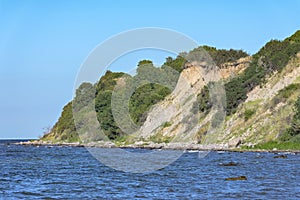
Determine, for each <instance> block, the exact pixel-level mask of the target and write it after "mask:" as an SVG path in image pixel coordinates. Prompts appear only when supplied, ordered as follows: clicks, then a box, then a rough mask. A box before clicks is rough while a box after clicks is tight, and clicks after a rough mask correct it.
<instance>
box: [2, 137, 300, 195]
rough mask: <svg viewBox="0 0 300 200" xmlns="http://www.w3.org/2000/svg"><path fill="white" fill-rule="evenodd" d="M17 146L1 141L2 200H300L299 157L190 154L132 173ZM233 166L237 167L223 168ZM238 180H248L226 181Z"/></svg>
mask: <svg viewBox="0 0 300 200" xmlns="http://www.w3.org/2000/svg"><path fill="white" fill-rule="evenodd" d="M14 142H17V141H16V140H1V141H0V199H128V200H129V199H300V154H295V153H284V154H285V155H286V158H274V156H278V154H275V153H268V152H260V153H257V152H244V153H240V152H226V151H219V152H218V151H211V152H208V153H207V155H206V156H204V157H201V156H199V152H197V151H185V152H184V153H183V154H182V156H181V157H180V158H179V159H177V160H176V161H174V162H173V163H171V164H169V165H167V166H166V167H164V168H162V169H159V170H155V171H152V172H147V173H130V172H123V171H118V170H116V169H113V168H110V167H108V166H106V165H105V164H103V163H101V162H100V161H98V160H97V159H96V158H94V157H93V155H91V154H90V152H89V151H88V150H87V149H86V148H85V147H67V146H64V147H63V146H23V145H15V144H13V143H14ZM107 151H108V152H109V151H110V149H107ZM131 151H135V152H139V151H143V152H145V151H151V150H139V149H131ZM162 151H164V150H162ZM283 157H285V156H283ZM229 162H233V163H235V164H236V166H224V165H223V164H224V163H229ZM239 176H245V177H246V179H247V180H236V181H228V180H226V178H229V177H239Z"/></svg>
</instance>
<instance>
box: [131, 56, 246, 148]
mask: <svg viewBox="0 0 300 200" xmlns="http://www.w3.org/2000/svg"><path fill="white" fill-rule="evenodd" d="M250 62H251V57H246V58H241V59H239V60H237V61H236V62H233V63H225V64H223V65H222V66H221V67H220V68H219V67H217V66H207V65H206V63H190V64H186V67H185V69H184V70H183V71H182V73H181V74H180V78H179V80H178V83H177V85H176V88H175V89H174V91H173V92H172V93H171V94H170V95H169V96H167V97H166V98H165V99H164V100H163V101H161V102H160V103H158V104H156V105H155V106H153V107H152V109H151V110H150V112H149V113H148V116H147V119H146V121H145V123H144V124H143V126H142V127H141V128H140V130H139V132H138V134H137V135H138V137H137V138H138V139H137V140H153V139H157V140H159V141H161V142H164V141H165V142H175V143H177V142H187V143H199V142H200V143H209V144H212V143H216V142H217V141H216V140H215V139H216V138H212V137H208V134H207V133H212V132H214V131H215V129H216V127H211V121H212V120H213V118H215V115H216V114H217V113H218V112H219V113H222V114H223V118H225V113H224V107H225V106H226V105H225V101H221V99H222V97H223V96H224V95H225V91H224V87H223V82H224V81H226V80H227V79H229V78H231V77H234V76H236V75H238V74H239V73H241V72H242V71H243V70H244V69H245V68H247V67H248V65H249V63H250ZM209 82H217V83H218V86H216V87H212V88H210V92H211V98H214V97H215V99H217V100H215V102H214V103H215V104H216V105H214V106H213V109H212V110H211V111H210V112H209V113H208V114H207V113H206V114H204V113H201V112H199V110H197V108H198V106H197V103H198V102H197V95H198V94H199V93H200V92H201V89H202V88H203V87H204V86H205V85H207V84H208V83H209ZM213 96H214V97H213ZM195 109H196V110H195Z"/></svg>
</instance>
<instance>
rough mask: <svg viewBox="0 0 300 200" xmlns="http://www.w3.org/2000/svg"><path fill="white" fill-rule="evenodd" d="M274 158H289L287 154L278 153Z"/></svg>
mask: <svg viewBox="0 0 300 200" xmlns="http://www.w3.org/2000/svg"><path fill="white" fill-rule="evenodd" d="M274 158H287V155H278V156H274Z"/></svg>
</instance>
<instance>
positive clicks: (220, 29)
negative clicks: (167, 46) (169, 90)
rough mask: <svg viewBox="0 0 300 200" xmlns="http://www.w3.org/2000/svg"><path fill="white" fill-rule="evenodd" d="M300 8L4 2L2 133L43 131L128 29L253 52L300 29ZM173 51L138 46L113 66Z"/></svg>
mask: <svg viewBox="0 0 300 200" xmlns="http://www.w3.org/2000/svg"><path fill="white" fill-rule="evenodd" d="M299 13H300V1H296V0H289V1H286V0H264V1H261V0H251V1H240V0H237V1H217V0H209V1H199V0H189V1H171V0H170V1H167V0H151V1H140V0H127V1H121V0H111V1H92V0H87V1H83V0H82V1H79V0H77V1H76V0H75V1H70V0H69V1H68V0H66V1H60V0H45V1H38V0H36V1H32V0H26V1H22V0H18V1H17V0H0V91H1V93H0V94H1V98H0V138H2V139H4V138H38V137H39V136H41V135H43V132H44V130H43V129H44V128H45V127H49V126H52V125H53V124H54V123H55V122H56V121H57V119H58V118H59V116H60V113H61V111H62V108H63V106H64V105H65V104H66V103H67V102H69V101H70V100H71V99H72V98H73V86H74V82H75V79H76V75H77V73H78V70H79V68H80V66H81V64H82V63H83V61H84V60H85V59H86V57H87V56H88V55H89V53H90V52H91V51H92V50H93V49H94V48H95V47H96V46H97V45H98V44H100V43H102V42H103V41H105V40H106V39H107V38H110V37H111V36H113V35H116V34H118V33H120V32H124V31H127V30H131V29H136V28H143V27H159V28H167V29H171V30H175V31H178V32H180V33H183V34H185V35H187V36H188V37H190V38H192V39H194V40H195V41H196V42H197V43H199V45H203V44H206V45H211V46H215V47H217V48H226V49H229V48H235V49H243V50H245V51H246V52H248V53H250V54H253V53H255V52H256V51H258V50H259V49H260V48H261V47H262V46H263V45H264V44H265V43H266V42H267V41H269V40H270V39H284V38H285V37H288V36H290V35H291V34H293V33H294V32H295V31H296V30H298V29H300V20H299V19H300V18H299ZM167 55H168V54H167V53H165V52H158V51H155V52H154V51H141V52H135V53H132V54H128V55H125V56H123V57H121V58H120V59H119V60H117V61H116V62H115V63H113V64H112V66H111V69H112V70H113V71H124V72H127V71H129V70H131V69H133V68H134V67H135V66H136V64H137V62H138V61H139V60H142V59H151V60H153V61H154V63H157V64H161V63H163V62H164V59H165V57H166V56H167Z"/></svg>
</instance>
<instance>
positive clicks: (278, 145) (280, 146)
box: [242, 141, 300, 150]
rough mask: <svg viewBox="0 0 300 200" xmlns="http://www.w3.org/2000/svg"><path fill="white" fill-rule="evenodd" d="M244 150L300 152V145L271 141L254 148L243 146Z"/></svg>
mask: <svg viewBox="0 0 300 200" xmlns="http://www.w3.org/2000/svg"><path fill="white" fill-rule="evenodd" d="M242 148H243V149H246V150H274V149H277V150H300V143H297V142H278V141H269V142H265V143H261V144H257V145H255V146H254V147H246V146H243V147H242Z"/></svg>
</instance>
